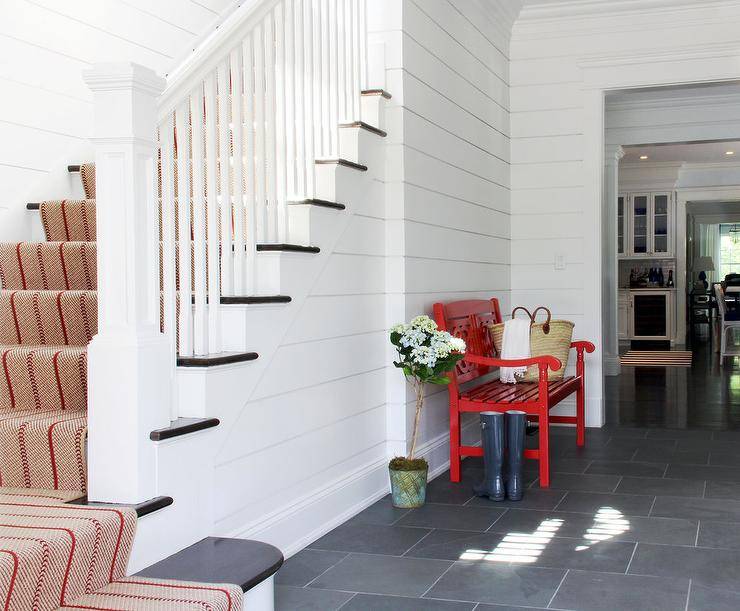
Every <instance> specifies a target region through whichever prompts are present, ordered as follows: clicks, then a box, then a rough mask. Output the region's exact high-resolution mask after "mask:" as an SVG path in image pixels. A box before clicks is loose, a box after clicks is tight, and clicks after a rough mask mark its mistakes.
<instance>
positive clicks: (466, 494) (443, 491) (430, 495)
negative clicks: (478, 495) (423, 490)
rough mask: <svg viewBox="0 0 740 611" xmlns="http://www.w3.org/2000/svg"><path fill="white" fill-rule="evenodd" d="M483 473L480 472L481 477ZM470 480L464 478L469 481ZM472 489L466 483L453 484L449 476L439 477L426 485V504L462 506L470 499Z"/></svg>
mask: <svg viewBox="0 0 740 611" xmlns="http://www.w3.org/2000/svg"><path fill="white" fill-rule="evenodd" d="M482 474H483V471H481V475H482ZM469 479H472V478H467V477H466V478H465V480H469ZM473 496H474V494H473V487H472V485H471V484H470V483H469V482H468V481H462V482H458V483H453V482H451V481H450V478H449V476H448V477H443V476H442V475H440V476H439V477H437V478H436V479H434V481H431V482H429V483H428V484H427V503H446V504H449V505H464V504H465V503H466V502H467V501H469V500H470V499H472V498H473Z"/></svg>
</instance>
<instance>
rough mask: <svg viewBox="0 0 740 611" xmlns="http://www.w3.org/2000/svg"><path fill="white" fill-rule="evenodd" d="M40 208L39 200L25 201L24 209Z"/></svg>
mask: <svg viewBox="0 0 740 611" xmlns="http://www.w3.org/2000/svg"><path fill="white" fill-rule="evenodd" d="M40 208H41V202H27V203H26V210H39V209H40Z"/></svg>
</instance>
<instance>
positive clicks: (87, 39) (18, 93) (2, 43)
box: [0, 0, 235, 240]
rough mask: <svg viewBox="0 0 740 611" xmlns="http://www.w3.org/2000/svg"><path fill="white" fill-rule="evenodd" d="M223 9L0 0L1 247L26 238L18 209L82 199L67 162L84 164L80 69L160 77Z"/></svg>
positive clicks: (87, 152)
mask: <svg viewBox="0 0 740 611" xmlns="http://www.w3.org/2000/svg"><path fill="white" fill-rule="evenodd" d="M232 5H234V6H235V4H234V3H233V2H232V0H209V2H196V1H194V0H164V1H159V2H154V3H153V2H144V1H142V0H126V1H123V0H75V1H74V2H65V3H61V2H57V1H55V0H33V1H30V0H28V1H27V0H4V1H3V2H1V3H0V56H2V57H3V58H4V59H3V61H2V62H0V89H1V90H2V92H3V95H2V96H0V117H1V118H0V181H1V182H2V185H3V190H2V194H1V195H0V240H24V239H30V223H29V218H28V215H26V214H25V207H24V206H25V202H26V201H39V200H42V199H44V198H52V197H53V198H59V197H81V196H82V189H81V187H80V186H79V184H78V183H79V180H78V179H77V177H76V176H69V175H67V172H66V165H67V163H77V162H83V161H87V160H89V158H90V157H91V155H92V149H91V148H90V147H89V145H88V144H87V142H86V139H87V137H88V136H89V135H90V129H91V126H92V116H91V111H92V102H91V94H90V91H89V90H88V89H87V87H86V86H85V84H84V83H83V82H82V76H81V73H82V70H84V69H86V68H89V67H90V66H91V65H92V64H93V63H94V62H112V61H131V62H136V63H140V64H143V65H145V66H148V67H150V68H152V69H154V70H156V71H157V72H159V73H160V74H164V73H165V72H166V71H167V70H169V69H170V68H172V67H173V65H174V63H175V62H176V61H177V60H179V59H181V58H182V56H183V55H184V54H185V53H186V52H187V51H188V50H189V49H190V48H192V46H193V43H194V41H196V40H197V39H198V38H199V37H200V36H202V35H203V34H204V33H205V32H206V31H208V30H209V28H210V27H211V26H212V25H214V24H215V22H216V20H217V19H218V18H219V15H220V14H221V13H223V12H224V11H226V10H227V9H228V8H230V7H231V6H232Z"/></svg>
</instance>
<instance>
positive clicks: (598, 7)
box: [519, 0, 740, 22]
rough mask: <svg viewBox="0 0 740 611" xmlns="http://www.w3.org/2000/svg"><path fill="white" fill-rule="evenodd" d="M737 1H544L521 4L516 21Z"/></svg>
mask: <svg viewBox="0 0 740 611" xmlns="http://www.w3.org/2000/svg"><path fill="white" fill-rule="evenodd" d="M738 6H740V1H739V0H701V1H697V0H561V1H560V2H548V3H546V4H533V5H532V4H530V5H525V6H524V7H523V8H522V10H521V12H520V14H519V21H520V22H533V21H540V22H542V21H563V20H568V21H570V20H571V19H573V18H574V17H602V16H611V15H631V14H632V15H640V14H644V13H645V12H646V11H651V12H653V11H668V12H674V11H676V10H682V9H689V10H692V9H709V8H725V7H730V8H734V7H738Z"/></svg>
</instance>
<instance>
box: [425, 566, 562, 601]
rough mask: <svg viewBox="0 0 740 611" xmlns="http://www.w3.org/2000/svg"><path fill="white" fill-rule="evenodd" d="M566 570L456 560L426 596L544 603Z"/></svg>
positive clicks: (447, 598) (548, 599)
mask: <svg viewBox="0 0 740 611" xmlns="http://www.w3.org/2000/svg"><path fill="white" fill-rule="evenodd" d="M563 575H565V571H563V570H560V569H541V568H536V567H523V566H503V565H500V564H497V563H495V562H492V563H484V564H480V563H475V562H456V563H455V565H454V566H453V567H452V568H451V569H450V570H449V571H447V572H446V573H445V574H444V575H443V576H442V578H441V579H440V580H439V581H438V582H437V583H436V584H435V586H434V587H433V588H432V589H431V590H430V591H429V592H428V594H427V596H429V597H432V598H442V599H446V600H469V601H478V602H485V603H498V604H504V605H524V606H530V607H546V606H547V603H548V602H549V601H550V598H551V597H552V595H553V594H554V593H555V590H556V589H557V587H558V585H559V584H560V581H561V580H562V578H563Z"/></svg>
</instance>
